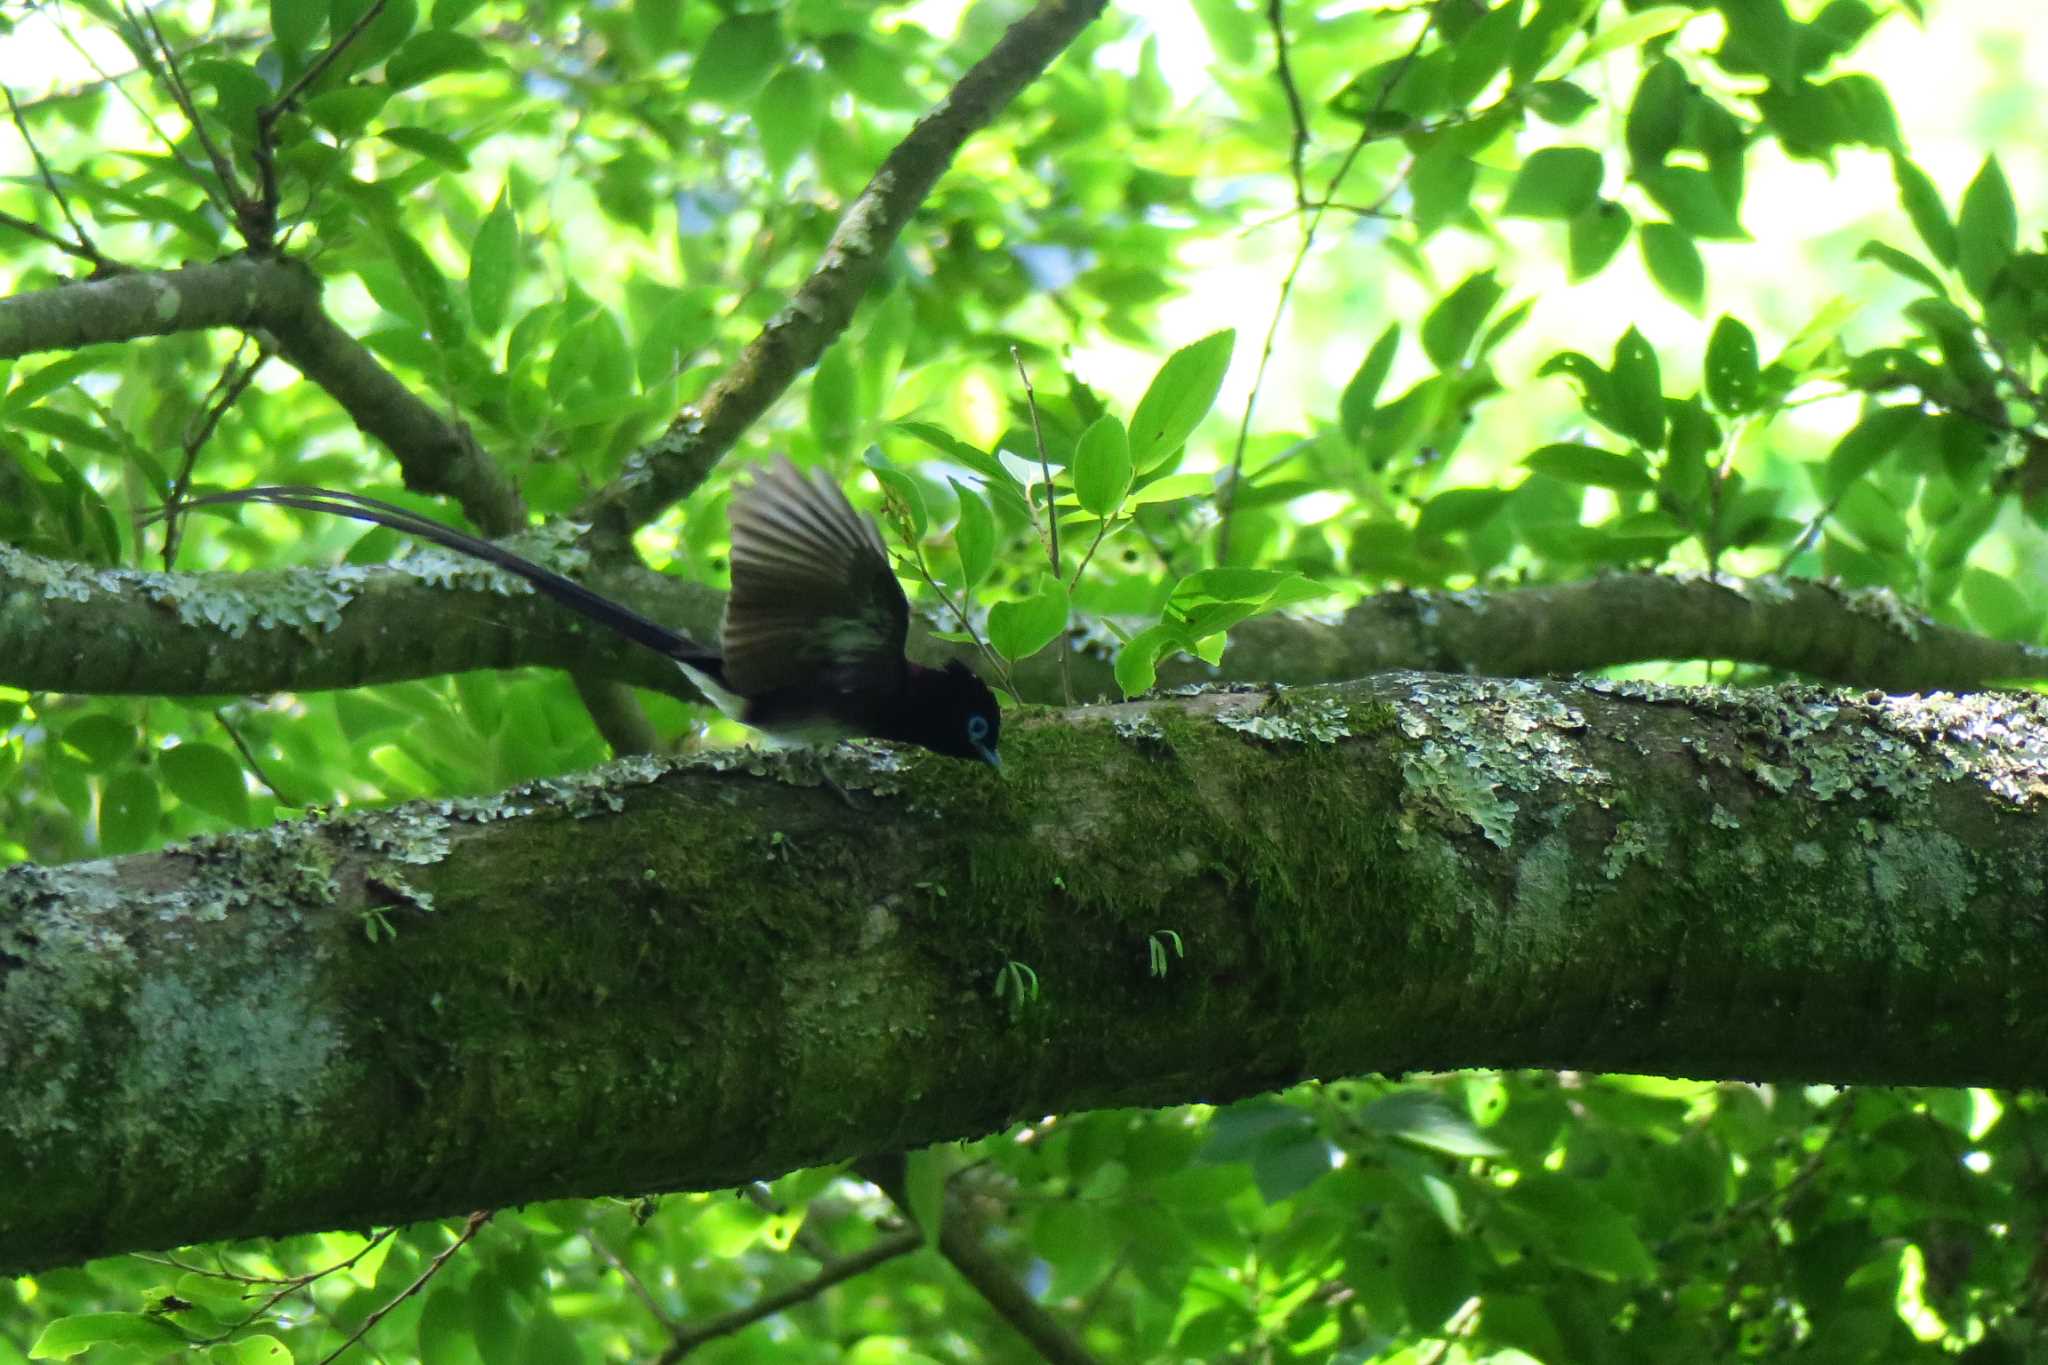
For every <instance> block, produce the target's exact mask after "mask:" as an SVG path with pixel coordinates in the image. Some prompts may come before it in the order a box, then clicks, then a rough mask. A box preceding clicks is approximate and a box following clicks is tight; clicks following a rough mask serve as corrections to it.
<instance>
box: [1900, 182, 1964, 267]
mask: <svg viewBox="0 0 2048 1365" xmlns="http://www.w3.org/2000/svg"><path fill="white" fill-rule="evenodd" d="M1892 181H1893V183H1894V184H1896V185H1897V186H1898V187H1899V204H1900V206H1901V207H1902V208H1904V209H1905V210H1906V216H1907V217H1908V218H1910V219H1912V220H1913V230H1914V231H1915V232H1917V233H1919V234H1920V240H1921V241H1922V242H1923V243H1925V244H1926V247H1927V250H1928V253H1929V254H1930V255H1932V256H1933V257H1934V259H1935V263H1936V264H1938V265H1941V266H1944V267H1947V268H1950V269H1953V268H1954V266H1955V263H1956V257H1957V253H1958V250H1959V248H1958V246H1957V243H1956V229H1955V225H1954V224H1953V223H1951V222H1949V218H1948V209H1947V208H1946V207H1945V206H1943V204H1942V202H1941V192H1940V191H1939V190H1937V189H1935V188H1934V182H1933V181H1932V180H1929V179H1928V178H1927V173H1926V172H1925V171H1922V170H1921V169H1920V168H1919V167H1918V166H1916V165H1914V164H1913V163H1912V162H1911V161H1909V160H1907V159H1906V158H1905V156H1904V155H1902V154H1899V153H1893V155H1892Z"/></svg>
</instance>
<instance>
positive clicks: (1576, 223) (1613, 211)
mask: <svg viewBox="0 0 2048 1365" xmlns="http://www.w3.org/2000/svg"><path fill="white" fill-rule="evenodd" d="M1634 223H1635V219H1634V218H1632V217H1630V216H1629V211H1628V210H1627V209H1625V208H1623V207H1622V206H1621V205H1619V204H1617V203H1615V202H1614V201H1613V200H1612V199H1600V200H1596V201H1595V202H1594V203H1592V204H1589V205H1588V206H1587V207H1586V208H1585V209H1584V210H1583V211H1582V212H1580V213H1579V215H1578V216H1577V217H1575V218H1573V219H1572V222H1571V230H1570V232H1569V233H1568V234H1567V245H1568V248H1569V252H1570V257H1571V277H1572V279H1573V280H1574V281H1577V280H1585V279H1591V278H1592V277H1593V276H1595V275H1597V274H1599V273H1600V272H1601V271H1602V270H1605V269H1606V268H1607V263H1608V262H1609V261H1611V260H1613V259H1614V253H1615V252H1617V251H1619V250H1621V244H1622V243H1623V242H1626V241H1627V240H1628V233H1629V228H1630V227H1632V226H1633V225H1634Z"/></svg>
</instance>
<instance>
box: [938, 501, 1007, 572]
mask: <svg viewBox="0 0 2048 1365" xmlns="http://www.w3.org/2000/svg"><path fill="white" fill-rule="evenodd" d="M947 482H948V483H951V484H952V485H953V492H954V493H955V494H957V495H958V496H959V498H960V520H959V521H957V522H955V523H954V525H953V548H954V549H955V550H957V551H959V553H960V587H961V589H962V590H963V591H967V592H972V591H973V590H974V587H975V585H976V584H978V583H980V582H981V580H982V579H984V578H987V577H988V570H989V566H990V565H991V564H993V563H994V562H995V553H996V523H995V518H994V517H993V516H991V515H990V514H989V510H988V504H987V503H985V502H983V501H982V500H981V495H980V494H979V493H977V492H975V491H974V490H973V489H971V488H969V487H968V486H967V485H966V484H963V483H961V482H960V481H959V480H958V479H949V480H947Z"/></svg>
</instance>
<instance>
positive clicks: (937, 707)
mask: <svg viewBox="0 0 2048 1365" xmlns="http://www.w3.org/2000/svg"><path fill="white" fill-rule="evenodd" d="M910 690H911V692H912V693H913V694H914V695H915V697H916V701H917V703H918V706H919V709H920V711H921V712H922V714H920V715H919V716H917V717H916V719H915V721H914V724H915V726H916V731H917V733H916V734H915V735H914V736H912V737H911V739H912V743H915V744H921V745H923V746H924V747H925V748H927V749H930V750H931V751H932V752H933V753H935V754H944V755H946V756H947V757H948V758H971V759H974V760H976V761H977V762H981V763H986V764H988V765H989V766H990V767H991V768H997V769H1000V768H1001V767H1002V766H1003V760H1002V756H1001V755H1000V754H999V753H997V752H996V746H997V745H998V744H999V743H1000V742H1001V740H1002V736H1003V713H1002V709H1001V708H1000V707H998V706H997V705H996V694H995V693H993V692H991V691H989V688H988V684H987V683H985V682H983V681H982V680H981V679H980V678H977V677H975V676H974V670H973V669H971V668H969V667H968V666H967V665H966V664H963V663H961V662H960V661H959V660H958V659H954V660H952V661H951V662H950V663H948V664H947V665H946V666H945V667H944V668H920V669H918V670H917V677H916V678H915V680H914V681H913V683H912V685H911V689H910Z"/></svg>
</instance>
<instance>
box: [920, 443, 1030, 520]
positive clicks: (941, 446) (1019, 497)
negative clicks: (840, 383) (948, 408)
mask: <svg viewBox="0 0 2048 1365" xmlns="http://www.w3.org/2000/svg"><path fill="white" fill-rule="evenodd" d="M892 425H893V426H894V427H895V429H896V430H898V431H900V432H902V433H903V434H904V435H906V436H914V437H916V438H917V439H918V440H920V441H922V442H924V443H925V444H926V445H928V446H930V447H931V448H932V449H933V450H936V451H938V452H940V453H941V454H943V455H946V456H949V457H951V458H952V459H954V460H957V461H958V462H959V463H961V464H963V465H965V466H967V468H969V469H971V470H973V471H974V472H975V473H977V474H979V475H981V477H982V478H983V479H984V480H985V481H986V483H985V485H984V488H985V491H986V492H987V493H988V495H989V499H990V501H991V502H993V503H995V504H996V506H998V507H999V508H1001V509H1002V511H1003V514H1004V515H1005V516H1006V517H1008V518H1009V519H1010V520H1011V521H1012V522H1013V523H1015V524H1022V523H1024V522H1028V521H1030V520H1031V507H1030V504H1029V503H1027V502H1026V501H1025V500H1024V488H1023V486H1022V485H1021V484H1019V483H1018V482H1017V480H1016V478H1015V476H1014V475H1012V474H1011V473H1010V471H1009V470H1008V469H1006V468H1004V466H1003V462H1002V461H1001V460H999V459H997V458H996V457H995V456H993V455H991V454H989V453H988V452H987V451H985V450H983V449H981V448H980V447H978V446H973V445H969V444H968V443H967V442H965V441H963V440H961V439H960V438H959V437H958V436H955V435H954V434H953V433H952V432H950V431H947V430H946V429H945V428H944V427H941V426H937V425H934V424H933V423H931V422H907V421H906V422H896V423H893V424H892Z"/></svg>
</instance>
